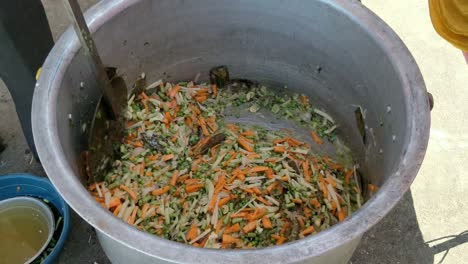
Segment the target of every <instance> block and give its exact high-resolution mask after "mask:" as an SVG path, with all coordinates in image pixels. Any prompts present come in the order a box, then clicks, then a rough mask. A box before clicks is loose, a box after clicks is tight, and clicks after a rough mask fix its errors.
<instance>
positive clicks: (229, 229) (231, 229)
mask: <svg viewBox="0 0 468 264" xmlns="http://www.w3.org/2000/svg"><path fill="white" fill-rule="evenodd" d="M240 229H241V228H240V225H239V223H236V224H234V225H232V226H229V227H227V228H226V229H224V234H230V233H235V232H239V231H240Z"/></svg>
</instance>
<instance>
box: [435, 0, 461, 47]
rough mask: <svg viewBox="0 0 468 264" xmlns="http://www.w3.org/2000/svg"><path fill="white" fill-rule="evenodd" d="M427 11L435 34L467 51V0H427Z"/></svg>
mask: <svg viewBox="0 0 468 264" xmlns="http://www.w3.org/2000/svg"><path fill="white" fill-rule="evenodd" d="M429 10H430V14H431V19H432V24H433V25H434V28H435V30H436V31H437V33H439V35H441V36H442V37H443V38H445V39H446V40H447V41H449V42H450V43H452V44H453V45H454V46H455V47H457V48H459V49H461V50H463V51H468V0H429Z"/></svg>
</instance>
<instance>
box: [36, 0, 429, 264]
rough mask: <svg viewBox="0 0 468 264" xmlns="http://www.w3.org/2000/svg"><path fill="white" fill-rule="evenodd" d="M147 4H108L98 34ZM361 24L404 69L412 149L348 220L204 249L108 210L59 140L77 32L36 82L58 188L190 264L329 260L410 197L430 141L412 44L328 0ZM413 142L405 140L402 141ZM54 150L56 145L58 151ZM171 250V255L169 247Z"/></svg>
mask: <svg viewBox="0 0 468 264" xmlns="http://www.w3.org/2000/svg"><path fill="white" fill-rule="evenodd" d="M140 1H143V0H104V1H101V2H99V3H98V4H96V5H95V6H93V7H92V8H91V9H90V10H89V11H87V12H86V14H85V17H86V20H87V22H88V25H89V28H90V31H91V32H95V31H97V30H98V29H99V28H100V27H101V26H103V25H104V24H105V23H106V22H107V21H109V20H110V19H111V18H113V17H114V16H115V15H117V14H119V13H120V12H122V11H123V10H125V9H126V8H128V7H130V6H132V5H134V4H137V3H138V2H140ZM320 1H321V2H324V3H326V4H328V5H330V6H332V7H333V8H336V9H338V10H340V11H341V12H342V13H343V14H345V15H346V16H347V17H349V18H350V19H351V20H354V21H355V22H356V23H358V24H360V25H361V26H362V27H363V28H364V29H365V30H367V31H368V32H372V33H369V35H370V36H372V37H373V39H374V41H376V42H377V43H378V44H379V45H380V47H381V48H382V49H384V50H385V51H386V52H387V54H391V55H392V56H391V57H389V59H390V61H391V63H392V64H393V66H394V68H395V69H396V71H397V73H398V75H399V78H400V81H401V84H402V89H403V93H404V98H405V106H406V107H407V112H408V120H407V121H406V127H407V131H408V135H407V137H406V139H405V141H406V143H407V149H406V150H405V152H404V153H403V154H402V155H401V157H400V161H399V166H398V168H397V169H396V170H395V171H394V172H393V173H392V175H391V177H389V179H388V180H387V181H386V182H385V184H384V185H382V186H381V188H380V190H379V191H378V192H377V193H376V194H375V195H374V196H373V197H372V198H371V199H370V200H369V201H367V202H366V203H365V204H364V205H363V207H362V208H361V209H360V210H358V211H357V212H356V213H354V214H353V215H352V216H351V217H349V218H347V219H346V220H345V221H343V222H342V223H339V224H337V225H334V226H332V227H331V228H329V229H327V230H325V231H322V232H320V233H318V234H315V235H313V236H310V237H306V238H303V239H300V240H296V241H293V242H290V243H286V244H283V245H280V246H272V247H267V248H261V249H251V250H215V249H200V248H195V247H192V246H189V245H185V244H182V243H177V242H173V241H170V240H167V239H163V238H160V237H158V236H155V235H151V234H149V233H145V232H142V231H139V230H138V229H136V228H135V227H133V226H130V225H128V224H126V223H124V222H123V221H121V220H120V219H117V218H116V217H113V215H112V214H111V213H110V212H108V211H107V210H105V209H104V208H102V207H101V206H100V205H99V204H98V203H97V202H95V201H94V199H92V197H91V195H89V193H88V191H87V190H86V188H85V187H84V186H83V185H82V184H81V182H80V181H79V180H78V179H77V178H76V177H75V176H74V173H73V169H72V167H71V166H70V164H68V163H67V162H66V160H65V159H63V157H64V156H65V154H64V151H63V148H62V146H61V143H60V140H59V137H58V127H57V122H56V114H57V112H56V104H55V103H53V102H56V101H57V94H58V90H59V88H60V83H61V82H62V78H63V75H64V73H65V71H66V69H67V67H68V66H69V64H70V62H71V60H72V59H73V57H74V56H75V54H76V53H77V52H78V50H79V48H80V44H79V41H78V38H77V37H76V35H75V33H74V31H73V28H71V27H69V28H68V29H67V31H66V32H65V33H64V34H63V35H62V36H61V38H60V39H59V41H58V42H57V43H56V44H55V46H54V48H53V49H52V51H51V52H50V54H49V56H48V57H47V59H46V61H45V63H44V65H43V68H42V74H41V76H40V78H39V80H38V83H37V85H36V89H35V93H34V98H33V107H32V109H33V110H32V120H33V121H32V125H33V134H34V140H35V142H36V145H37V150H38V154H39V157H40V159H41V160H42V161H43V166H44V169H45V171H46V172H47V175H48V176H49V178H50V180H51V181H52V183H53V185H54V186H55V187H56V189H57V191H58V192H59V193H60V194H61V195H62V196H63V198H64V199H65V200H66V201H67V203H68V204H69V205H70V207H72V208H73V210H75V212H77V213H78V214H79V215H80V216H81V217H82V218H83V219H85V220H86V221H87V222H88V223H89V224H91V225H92V226H93V227H94V228H96V229H97V230H98V231H99V232H101V233H103V234H105V235H106V236H108V237H111V238H112V239H114V240H116V241H118V242H120V243H121V244H124V245H125V246H127V247H129V248H132V249H134V250H137V251H139V252H141V253H143V254H146V255H148V256H154V257H158V258H159V259H163V260H167V261H172V262H177V263H185V262H197V263H224V262H243V263H255V262H265V260H267V261H268V262H269V263H288V262H298V261H303V260H306V259H308V258H311V257H313V256H318V255H322V254H324V253H325V252H329V251H331V250H333V249H335V248H338V247H340V246H341V245H343V244H346V243H348V242H351V241H353V240H355V239H359V238H360V237H361V236H362V235H363V234H364V232H366V231H367V230H369V229H370V228H371V227H372V226H373V225H375V224H376V223H377V222H379V221H380V220H381V219H382V218H383V217H384V216H385V215H386V214H387V213H388V212H389V211H390V210H391V209H392V208H393V207H394V206H395V205H396V204H397V203H398V201H399V200H400V199H401V198H402V196H403V195H404V194H405V193H406V191H407V190H408V189H409V187H410V185H411V183H412V181H413V180H414V178H415V177H416V174H417V172H418V170H419V168H420V166H421V164H422V161H423V158H424V154H425V151H426V148H427V143H428V140H429V128H430V114H429V105H428V100H427V92H426V87H425V84H424V80H423V78H422V76H421V73H420V71H419V68H418V66H417V64H416V62H415V60H414V59H413V57H412V55H411V53H410V52H409V50H408V49H407V47H406V46H405V45H404V44H403V42H402V41H401V39H400V38H399V37H398V36H397V35H396V33H395V32H394V31H393V30H392V29H391V28H390V27H389V26H388V25H387V24H386V23H385V22H383V21H382V20H381V19H380V18H378V17H377V16H376V15H375V14H374V13H372V11H370V10H368V9H367V8H366V7H364V6H363V5H362V4H361V3H359V2H358V1H355V0H320ZM402 143H405V142H402ZM51 146H52V147H51ZM168 249H169V250H168Z"/></svg>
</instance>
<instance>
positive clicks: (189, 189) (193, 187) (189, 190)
mask: <svg viewBox="0 0 468 264" xmlns="http://www.w3.org/2000/svg"><path fill="white" fill-rule="evenodd" d="M203 186H205V185H204V184H203V183H199V184H194V185H189V186H187V187H185V192H187V193H193V192H196V191H198V190H200V189H201V188H202V187H203Z"/></svg>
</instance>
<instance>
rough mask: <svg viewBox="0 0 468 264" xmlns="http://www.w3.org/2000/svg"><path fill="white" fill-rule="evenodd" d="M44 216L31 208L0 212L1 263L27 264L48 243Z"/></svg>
mask: <svg viewBox="0 0 468 264" xmlns="http://www.w3.org/2000/svg"><path fill="white" fill-rule="evenodd" d="M47 237H48V226H47V220H46V218H45V217H44V215H43V214H42V213H41V212H40V211H38V210H37V209H34V208H30V207H13V208H8V209H6V210H3V211H1V212H0V263H2V264H3V263H5V264H16V263H21V264H23V263H25V262H26V261H28V260H29V259H30V258H31V257H33V256H34V255H35V254H36V253H37V252H38V251H39V250H40V249H41V248H42V246H43V245H44V243H45V242H46V241H47Z"/></svg>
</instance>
